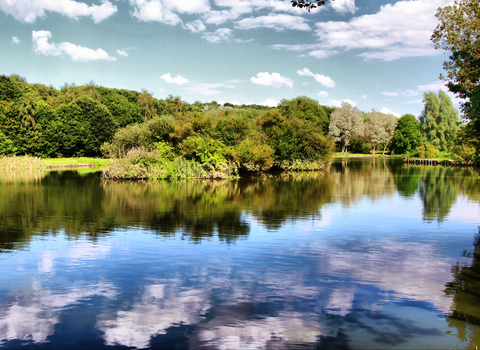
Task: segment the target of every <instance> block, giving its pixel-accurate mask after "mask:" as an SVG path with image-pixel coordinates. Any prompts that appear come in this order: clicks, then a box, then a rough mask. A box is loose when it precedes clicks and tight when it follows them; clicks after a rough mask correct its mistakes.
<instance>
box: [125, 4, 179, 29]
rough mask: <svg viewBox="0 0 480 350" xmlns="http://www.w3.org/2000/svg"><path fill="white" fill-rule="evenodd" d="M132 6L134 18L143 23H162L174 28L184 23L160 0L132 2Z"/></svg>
mask: <svg viewBox="0 0 480 350" xmlns="http://www.w3.org/2000/svg"><path fill="white" fill-rule="evenodd" d="M130 4H131V5H132V6H133V13H132V16H133V17H135V18H137V19H138V20H140V21H142V22H162V23H164V24H168V25H172V26H174V25H177V24H179V23H181V22H182V20H181V19H180V17H178V15H177V14H175V13H173V12H172V11H171V10H170V9H168V8H167V7H165V5H164V4H163V3H162V2H161V1H159V0H152V1H147V0H130Z"/></svg>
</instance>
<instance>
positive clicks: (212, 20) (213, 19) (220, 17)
mask: <svg viewBox="0 0 480 350" xmlns="http://www.w3.org/2000/svg"><path fill="white" fill-rule="evenodd" d="M241 15H242V14H241V13H238V12H236V11H234V10H230V11H229V10H221V11H209V12H207V13H205V14H204V15H203V19H204V20H205V23H208V24H216V25H219V24H223V23H225V22H228V21H231V20H235V19H237V18H238V17H240V16H241Z"/></svg>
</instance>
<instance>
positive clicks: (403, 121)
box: [391, 114, 421, 154]
mask: <svg viewBox="0 0 480 350" xmlns="http://www.w3.org/2000/svg"><path fill="white" fill-rule="evenodd" d="M420 142H421V136H420V124H419V123H418V121H417V120H416V118H415V116H413V115H412V114H405V115H404V116H402V117H401V118H399V119H398V124H397V129H396V130H395V134H394V135H393V140H392V146H391V147H392V151H393V152H394V153H395V154H406V153H410V152H412V151H415V149H416V148H417V147H418V146H419V145H420Z"/></svg>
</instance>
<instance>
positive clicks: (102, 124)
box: [74, 97, 117, 156]
mask: <svg viewBox="0 0 480 350" xmlns="http://www.w3.org/2000/svg"><path fill="white" fill-rule="evenodd" d="M74 103H75V104H76V105H77V106H79V107H80V109H81V110H82V119H83V122H84V123H85V125H86V127H87V131H88V137H87V139H86V140H84V144H85V149H84V152H85V155H87V156H99V155H100V154H101V152H100V146H101V145H102V144H103V143H104V142H110V141H111V140H112V138H113V135H114V134H115V131H116V129H117V125H116V123H115V120H114V119H113V117H112V115H111V114H110V112H109V111H108V109H107V107H105V106H104V105H103V104H101V103H100V102H97V101H95V100H93V99H91V98H89V97H80V98H79V99H77V100H75V102H74Z"/></svg>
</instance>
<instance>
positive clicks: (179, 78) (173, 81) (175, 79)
mask: <svg viewBox="0 0 480 350" xmlns="http://www.w3.org/2000/svg"><path fill="white" fill-rule="evenodd" d="M160 79H163V80H165V81H166V82H167V83H170V84H177V85H183V84H188V83H189V81H188V79H187V78H184V77H182V76H181V75H180V74H177V76H176V77H172V76H171V75H170V73H165V74H164V75H162V76H161V77H160Z"/></svg>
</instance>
